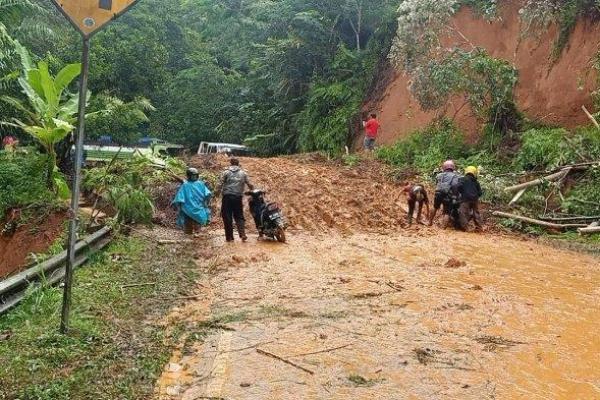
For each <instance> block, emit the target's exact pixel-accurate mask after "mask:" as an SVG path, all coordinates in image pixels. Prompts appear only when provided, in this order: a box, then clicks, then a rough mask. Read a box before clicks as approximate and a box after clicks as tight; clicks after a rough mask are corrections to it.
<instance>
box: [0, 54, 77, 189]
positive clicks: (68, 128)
mask: <svg viewBox="0 0 600 400" xmlns="http://www.w3.org/2000/svg"><path fill="white" fill-rule="evenodd" d="M16 48H17V51H18V52H19V54H20V56H21V63H22V65H23V73H22V76H21V77H19V79H18V81H19V85H20V86H21V89H22V91H23V93H24V94H25V96H26V97H27V102H28V103H29V104H28V105H26V104H24V103H23V102H22V101H21V100H20V99H18V98H14V97H9V96H2V97H0V100H2V101H4V102H6V103H8V104H10V105H11V106H13V107H14V108H15V109H17V110H19V111H21V112H23V113H24V114H25V115H26V116H27V120H26V121H25V122H23V121H21V120H19V119H14V120H13V122H7V121H5V122H4V124H5V125H10V126H14V127H17V128H21V129H22V130H24V131H25V132H27V133H28V134H29V135H31V136H32V137H33V138H35V140H37V141H38V142H39V143H40V144H41V145H42V147H43V148H44V150H45V151H46V153H47V154H48V155H49V158H48V166H47V170H46V178H47V184H48V187H49V188H51V189H56V187H55V179H54V168H55V167H56V149H55V146H56V144H57V143H59V142H60V141H61V140H63V139H64V138H66V137H67V135H69V134H70V133H71V132H72V131H73V130H74V129H75V126H74V125H73V124H74V123H75V120H76V114H77V111H78V110H77V108H78V105H79V101H78V97H77V96H76V95H65V92H66V89H67V87H68V86H69V85H70V84H71V82H72V81H73V80H74V79H75V78H76V77H77V76H78V75H79V74H80V72H81V65H80V64H70V65H67V66H65V67H64V68H63V69H61V70H60V71H59V72H58V73H57V74H56V76H52V74H51V73H50V71H49V69H48V64H47V63H46V62H43V61H40V62H39V63H38V64H37V68H34V67H33V64H32V62H31V58H30V55H29V53H28V51H27V50H26V49H25V48H23V47H22V46H21V45H18V44H17V46H16Z"/></svg>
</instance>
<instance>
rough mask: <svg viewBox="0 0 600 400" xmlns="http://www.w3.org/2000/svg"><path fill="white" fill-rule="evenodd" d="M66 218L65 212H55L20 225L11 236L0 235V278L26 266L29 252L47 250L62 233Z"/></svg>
mask: <svg viewBox="0 0 600 400" xmlns="http://www.w3.org/2000/svg"><path fill="white" fill-rule="evenodd" d="M64 220H65V214H64V213H55V214H52V215H51V216H50V217H48V218H45V219H43V220H41V221H36V222H35V223H29V224H26V225H23V226H20V227H19V228H18V229H17V231H16V232H15V233H14V234H13V235H11V236H0V278H3V277H5V276H8V275H10V274H12V273H14V272H17V271H18V270H20V269H21V268H22V267H24V266H25V265H26V263H27V256H28V255H29V254H31V253H41V252H44V251H45V250H47V249H48V247H49V246H50V245H51V244H52V243H53V242H54V241H55V240H56V239H57V238H58V237H59V236H60V234H61V233H62V230H63V222H64ZM2 225H4V224H2Z"/></svg>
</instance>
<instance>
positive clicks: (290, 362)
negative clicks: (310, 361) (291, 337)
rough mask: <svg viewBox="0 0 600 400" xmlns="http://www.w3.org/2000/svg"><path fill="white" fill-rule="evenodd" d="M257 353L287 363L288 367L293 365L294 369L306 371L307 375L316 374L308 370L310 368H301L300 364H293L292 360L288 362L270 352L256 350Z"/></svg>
mask: <svg viewBox="0 0 600 400" xmlns="http://www.w3.org/2000/svg"><path fill="white" fill-rule="evenodd" d="M256 352H257V353H258V354H262V355H263V356H267V357H271V358H274V359H276V360H279V361H281V362H284V363H286V364H288V365H291V366H292V367H294V368H297V369H299V370H301V371H304V372H306V373H308V374H311V375H314V374H315V372H314V371H311V370H310V369H308V368H304V367H303V366H301V365H298V364H296V363H294V362H292V361H290V360H288V359H285V358H283V357H280V356H278V355H276V354H273V353H269V352H268V351H265V350H262V349H256Z"/></svg>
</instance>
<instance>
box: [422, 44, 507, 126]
mask: <svg viewBox="0 0 600 400" xmlns="http://www.w3.org/2000/svg"><path fill="white" fill-rule="evenodd" d="M413 79H414V82H413V84H412V86H411V90H412V92H413V94H414V95H415V97H416V98H417V99H418V100H419V103H420V104H421V106H422V107H423V109H425V110H435V109H438V108H440V107H442V106H443V105H444V104H446V103H447V101H448V99H449V97H450V96H452V95H454V94H463V95H464V96H465V98H466V100H467V101H468V102H469V103H470V105H471V107H472V108H473V110H475V112H476V113H478V114H479V115H480V116H482V117H484V118H488V119H489V118H490V117H488V115H490V111H491V110H492V109H494V111H495V112H496V113H498V111H499V110H498V108H499V107H502V106H503V105H505V104H507V103H508V104H512V99H513V88H514V86H515V85H516V83H517V79H518V75H517V70H516V69H515V68H514V67H513V66H512V65H511V64H510V63H508V62H507V61H504V60H500V59H496V58H493V57H490V56H489V55H488V54H487V52H486V51H485V50H483V49H480V48H477V49H475V50H471V51H465V50H462V49H455V50H454V51H452V52H451V53H449V54H448V55H446V56H444V57H442V58H440V59H433V60H431V61H429V62H428V63H427V64H426V65H423V66H422V68H419V69H418V71H415V73H414V74H413Z"/></svg>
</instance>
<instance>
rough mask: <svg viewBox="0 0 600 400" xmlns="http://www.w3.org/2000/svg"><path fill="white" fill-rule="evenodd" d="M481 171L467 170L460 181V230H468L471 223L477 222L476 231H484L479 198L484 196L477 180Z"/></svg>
mask: <svg viewBox="0 0 600 400" xmlns="http://www.w3.org/2000/svg"><path fill="white" fill-rule="evenodd" d="M477 175H479V171H478V170H477V167H473V166H470V167H467V168H465V176H463V177H462V178H460V179H459V182H458V192H459V193H460V208H459V211H458V213H459V214H458V215H459V220H460V229H462V230H467V226H468V225H469V221H470V220H471V219H473V220H474V221H475V229H476V231H478V232H480V231H481V230H482V222H481V214H479V198H480V197H481V195H482V194H483V192H482V190H481V185H480V184H479V181H478V180H477Z"/></svg>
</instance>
